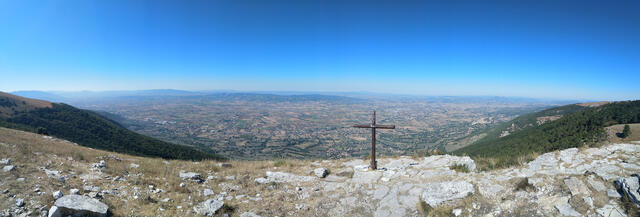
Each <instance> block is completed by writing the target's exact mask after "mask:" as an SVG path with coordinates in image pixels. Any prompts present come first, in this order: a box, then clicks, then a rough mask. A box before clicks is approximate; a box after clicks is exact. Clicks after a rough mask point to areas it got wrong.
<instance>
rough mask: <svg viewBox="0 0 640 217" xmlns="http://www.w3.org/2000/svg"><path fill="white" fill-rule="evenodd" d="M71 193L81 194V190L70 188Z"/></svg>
mask: <svg viewBox="0 0 640 217" xmlns="http://www.w3.org/2000/svg"><path fill="white" fill-rule="evenodd" d="M69 194H72V195H79V194H80V190H78V189H77V188H72V189H71V190H69Z"/></svg>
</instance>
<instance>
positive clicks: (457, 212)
mask: <svg viewBox="0 0 640 217" xmlns="http://www.w3.org/2000/svg"><path fill="white" fill-rule="evenodd" d="M451 214H453V215H454V216H456V217H458V216H460V215H462V209H453V210H451Z"/></svg>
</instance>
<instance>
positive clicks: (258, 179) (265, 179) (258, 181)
mask: <svg viewBox="0 0 640 217" xmlns="http://www.w3.org/2000/svg"><path fill="white" fill-rule="evenodd" d="M254 181H255V182H257V183H260V184H267V183H269V179H267V178H263V177H260V178H257V179H255V180H254Z"/></svg>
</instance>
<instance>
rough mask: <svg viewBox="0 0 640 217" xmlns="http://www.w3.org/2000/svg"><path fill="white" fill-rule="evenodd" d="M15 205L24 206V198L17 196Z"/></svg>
mask: <svg viewBox="0 0 640 217" xmlns="http://www.w3.org/2000/svg"><path fill="white" fill-rule="evenodd" d="M16 206H17V207H22V206H24V199H22V198H17V199H16Z"/></svg>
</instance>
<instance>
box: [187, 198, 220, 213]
mask: <svg viewBox="0 0 640 217" xmlns="http://www.w3.org/2000/svg"><path fill="white" fill-rule="evenodd" d="M222 206H224V202H223V201H221V200H216V199H208V200H206V201H204V202H202V203H200V204H198V205H196V206H194V207H193V210H195V211H196V213H198V214H200V215H204V216H213V215H214V214H216V212H217V211H218V210H219V209H220V208H222Z"/></svg>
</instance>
